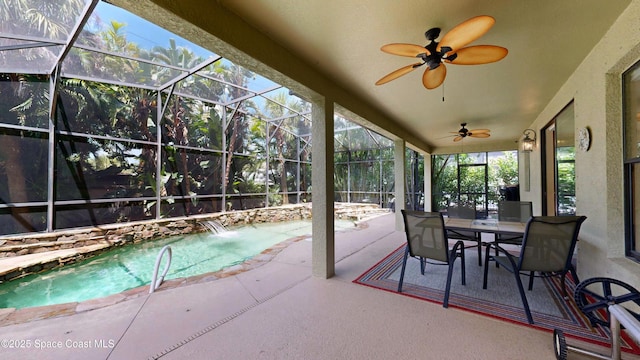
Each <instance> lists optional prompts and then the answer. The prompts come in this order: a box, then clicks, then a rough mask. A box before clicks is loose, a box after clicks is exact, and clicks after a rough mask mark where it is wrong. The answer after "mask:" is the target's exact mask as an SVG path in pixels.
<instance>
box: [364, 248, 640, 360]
mask: <svg viewBox="0 0 640 360" xmlns="http://www.w3.org/2000/svg"><path fill="white" fill-rule="evenodd" d="M465 255H466V256H467V258H466V285H465V286H463V285H461V284H460V275H461V274H460V263H459V261H460V260H459V259H458V260H457V261H456V264H455V271H454V273H453V277H452V280H451V294H450V296H449V307H455V308H458V309H462V310H466V311H470V312H474V313H477V314H481V315H485V316H489V317H493V318H496V319H500V320H503V321H508V322H512V323H516V324H521V325H523V326H530V327H534V328H537V329H541V330H545V331H548V332H549V333H552V332H553V329H555V328H557V329H560V330H562V331H563V332H564V334H565V335H566V336H567V338H574V339H578V340H582V341H586V342H590V343H593V344H598V345H601V346H606V347H610V345H611V340H610V336H609V329H606V328H603V327H601V326H595V327H592V326H591V324H590V321H589V319H588V318H587V317H586V316H584V314H583V313H582V312H581V311H580V309H579V308H578V307H577V306H576V303H575V301H574V300H573V291H574V289H575V283H574V282H573V281H572V278H571V276H567V282H566V285H567V292H568V294H569V299H564V297H563V296H562V285H561V282H560V278H559V277H552V278H536V279H535V281H534V287H533V290H532V291H528V290H526V286H527V284H528V277H526V276H523V277H522V281H523V284H524V286H525V291H526V292H527V300H528V301H529V307H530V309H531V313H532V315H533V321H534V324H533V325H530V324H529V323H528V322H527V318H526V315H525V313H524V309H523V306H522V300H521V299H520V295H519V293H518V290H517V285H516V282H515V279H514V278H513V274H511V273H510V272H508V271H506V270H504V269H500V268H496V267H495V265H494V264H493V263H491V264H490V265H489V266H490V268H489V281H488V286H487V289H482V276H483V267H481V266H478V261H477V255H476V251H475V249H469V250H467V251H466V254H465ZM403 256H404V246H401V247H400V248H398V249H396V250H394V251H393V252H392V253H391V254H389V255H387V257H385V258H384V259H382V260H381V261H380V262H379V263H377V264H376V265H375V266H373V267H372V268H371V269H369V270H367V271H366V272H365V273H364V274H362V275H360V276H359V277H358V278H357V279H355V280H354V281H353V282H354V283H357V284H361V285H366V286H370V287H373V288H377V289H382V290H386V291H390V292H394V293H396V294H400V295H404V296H409V297H414V298H418V299H421V300H426V301H430V302H435V303H439V304H442V300H443V297H444V288H445V282H446V274H447V266H442V265H433V264H427V267H426V271H425V275H424V276H423V275H420V269H419V267H420V266H419V261H418V260H417V259H413V258H411V257H410V258H409V259H408V260H407V269H406V271H405V277H404V284H403V287H402V293H398V292H397V289H398V280H399V278H400V270H401V268H402V258H403ZM483 256H484V253H483ZM622 337H623V339H622V349H623V351H625V352H629V353H633V354H640V347H639V346H638V345H637V344H635V342H634V341H633V340H632V339H630V338H629V337H628V336H627V335H626V334H625V333H624V331H623V336H622ZM551 339H552V336H551V335H550V336H549V341H552V340H551Z"/></svg>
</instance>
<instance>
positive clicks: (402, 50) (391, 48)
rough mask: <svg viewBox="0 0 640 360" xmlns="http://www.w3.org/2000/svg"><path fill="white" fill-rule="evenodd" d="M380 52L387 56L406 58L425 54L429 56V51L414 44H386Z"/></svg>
mask: <svg viewBox="0 0 640 360" xmlns="http://www.w3.org/2000/svg"><path fill="white" fill-rule="evenodd" d="M380 50H382V51H384V52H386V53H389V54H393V55H400V56H407V57H417V56H418V55H420V54H427V56H429V55H431V52H430V51H429V50H427V49H425V48H424V47H423V46H420V45H415V44H400V43H395V44H387V45H383V46H382V47H381V48H380Z"/></svg>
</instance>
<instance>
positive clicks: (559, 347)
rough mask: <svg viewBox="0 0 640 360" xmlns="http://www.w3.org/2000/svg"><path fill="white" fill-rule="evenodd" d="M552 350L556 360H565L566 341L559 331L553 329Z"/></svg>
mask: <svg viewBox="0 0 640 360" xmlns="http://www.w3.org/2000/svg"><path fill="white" fill-rule="evenodd" d="M553 350H554V351H555V352H556V359H557V360H567V340H565V338H564V333H563V332H562V330H560V329H553Z"/></svg>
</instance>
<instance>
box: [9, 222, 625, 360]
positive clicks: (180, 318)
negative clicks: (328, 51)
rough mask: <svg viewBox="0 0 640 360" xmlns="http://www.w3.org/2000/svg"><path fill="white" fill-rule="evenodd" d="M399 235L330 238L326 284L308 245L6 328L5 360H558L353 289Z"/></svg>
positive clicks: (478, 327)
mask: <svg viewBox="0 0 640 360" xmlns="http://www.w3.org/2000/svg"><path fill="white" fill-rule="evenodd" d="M394 228H395V226H394V215H393V214H389V215H383V216H379V217H376V218H375V219H373V220H370V221H368V227H367V228H365V229H360V230H353V231H348V232H340V233H337V235H336V276H334V277H333V278H330V279H321V278H316V277H313V276H312V275H311V241H310V240H308V239H307V240H302V241H297V242H293V243H292V244H291V245H289V246H288V247H287V248H285V249H284V250H282V251H281V252H280V253H279V254H278V255H276V256H275V257H274V258H273V259H272V260H271V261H269V262H268V263H266V264H264V265H262V266H260V267H257V268H255V269H253V270H250V271H246V272H242V273H239V274H236V275H234V276H229V277H226V278H221V279H217V280H214V281H207V282H201V283H197V284H188V285H184V286H180V287H176V288H169V289H164V290H163V289H162V288H161V290H159V291H158V292H156V293H153V294H151V295H144V296H139V297H137V298H133V299H130V300H126V301H122V302H118V303H116V304H114V305H110V306H106V307H102V308H99V309H94V310H89V311H84V312H79V313H77V314H75V315H66V316H60V317H54V318H49V319H43V320H37V321H31V322H26V323H20V324H14V325H7V326H3V327H0V340H1V342H0V359H3V360H7V359H21V360H24V359H39V360H46V359H155V358H161V359H190V360H196V359H331V360H334V359H392V358H393V359H522V360H526V359H536V360H539V359H555V355H554V351H553V345H552V335H551V334H550V333H548V332H543V331H540V330H536V329H532V328H529V327H526V326H521V325H516V324H511V323H507V322H503V321H498V320H495V319H491V318H487V317H484V316H481V315H477V314H472V313H469V312H465V311H462V310H458V309H453V308H450V309H444V308H443V307H442V306H441V305H439V304H433V303H429V302H425V301H422V300H418V299H413V298H409V297H406V296H398V295H397V294H393V293H389V292H385V291H379V290H376V289H372V288H369V287H365V286H361V285H357V284H354V283H352V281H353V280H354V279H355V278H357V277H358V276H359V275H360V274H362V273H363V272H364V271H366V270H367V269H369V268H370V267H371V266H373V265H374V264H375V263H377V262H378V261H380V260H381V259H382V258H383V257H384V256H386V255H387V254H388V253H390V252H391V251H392V250H394V249H396V248H397V247H398V246H400V245H402V244H403V243H404V241H405V240H404V233H402V232H398V231H395V230H394ZM473 251H475V250H473ZM469 266H471V265H469ZM569 341H571V340H569ZM572 343H574V342H572ZM582 345H583V344H581V346H582ZM11 347H13V348H11ZM580 358H582V357H579V356H576V355H575V354H570V359H580ZM584 358H587V357H584ZM625 358H631V357H628V356H627V355H625Z"/></svg>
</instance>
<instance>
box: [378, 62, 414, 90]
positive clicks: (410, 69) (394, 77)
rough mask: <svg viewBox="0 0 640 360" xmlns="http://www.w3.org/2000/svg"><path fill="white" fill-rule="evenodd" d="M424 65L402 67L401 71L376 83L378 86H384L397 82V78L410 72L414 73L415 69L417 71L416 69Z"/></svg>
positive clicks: (394, 72) (388, 75) (390, 74)
mask: <svg viewBox="0 0 640 360" xmlns="http://www.w3.org/2000/svg"><path fill="white" fill-rule="evenodd" d="M420 65H422V64H421V63H415V64H411V65H407V66H404V67H401V68H400V69H398V70H396V71H393V72H391V73H389V74H387V75H385V76H383V77H382V78H381V79H380V80H378V81H376V85H382V84H386V83H388V82H389V81H391V80H395V79H397V78H399V77H400V76H402V75H405V74H408V73H410V72H412V71H413V69H415V68H416V67H418V66H420Z"/></svg>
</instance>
